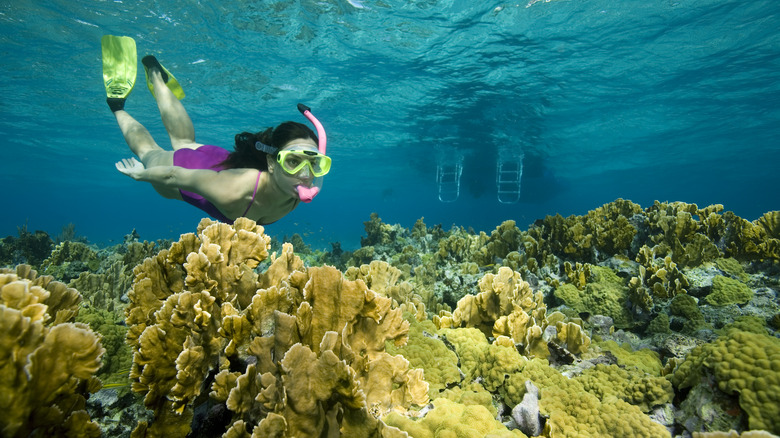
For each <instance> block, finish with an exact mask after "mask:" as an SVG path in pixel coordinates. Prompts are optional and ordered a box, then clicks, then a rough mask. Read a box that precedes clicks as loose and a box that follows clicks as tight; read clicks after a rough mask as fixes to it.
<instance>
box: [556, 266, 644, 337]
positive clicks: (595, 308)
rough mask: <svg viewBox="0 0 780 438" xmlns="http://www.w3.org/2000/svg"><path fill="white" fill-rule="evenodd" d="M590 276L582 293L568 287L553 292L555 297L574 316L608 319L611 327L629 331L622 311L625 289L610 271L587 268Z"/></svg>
mask: <svg viewBox="0 0 780 438" xmlns="http://www.w3.org/2000/svg"><path fill="white" fill-rule="evenodd" d="M590 271H591V276H590V278H589V279H588V282H587V283H586V284H585V289H584V290H579V289H577V288H576V287H575V286H573V285H570V284H568V283H567V284H564V285H561V286H559V287H558V288H557V289H555V292H554V294H555V297H556V298H558V299H559V300H561V301H563V302H564V303H566V305H567V306H569V307H571V308H572V309H574V310H575V311H577V312H588V313H591V314H596V315H605V316H609V317H611V318H612V320H613V321H614V323H615V327H629V326H631V324H632V318H631V314H630V313H629V311H628V309H627V308H626V305H625V304H626V301H627V298H628V288H627V287H626V286H625V285H624V284H623V280H622V279H621V278H620V277H618V276H617V274H615V272H613V271H612V270H611V269H609V268H604V267H601V266H591V267H590Z"/></svg>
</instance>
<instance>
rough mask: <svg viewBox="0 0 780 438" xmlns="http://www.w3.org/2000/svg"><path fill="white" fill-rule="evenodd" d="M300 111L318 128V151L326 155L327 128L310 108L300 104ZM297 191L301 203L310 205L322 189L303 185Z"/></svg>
mask: <svg viewBox="0 0 780 438" xmlns="http://www.w3.org/2000/svg"><path fill="white" fill-rule="evenodd" d="M298 111H300V112H301V114H303V115H304V116H305V117H306V118H307V119H309V121H310V122H311V123H312V124H313V125H314V127H315V128H317V137H318V138H319V145H318V149H319V152H320V153H321V154H322V155H325V145H326V144H327V142H328V137H327V136H326V135H325V128H323V127H322V123H320V121H319V120H317V118H316V117H314V115H312V113H311V108H309V107H308V106H306V105H304V104H302V103H299V104H298ZM296 190H298V197H299V198H301V201H303V202H306V203H309V202H311V201H312V199H314V197H315V196H317V193H319V192H320V188H319V187H317V186H312V187H306V186H303V185H299V186H298V187H296Z"/></svg>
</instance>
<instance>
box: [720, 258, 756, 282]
mask: <svg viewBox="0 0 780 438" xmlns="http://www.w3.org/2000/svg"><path fill="white" fill-rule="evenodd" d="M715 266H717V267H718V269H720V270H721V272H723V273H724V274H728V275H729V277H732V278H736V279H737V280H739V281H741V282H743V283H744V282H747V281H748V280H750V276H749V275H748V274H747V273H746V272H745V269H744V268H743V267H742V264H741V263H739V261H737V260H736V259H733V258H731V257H728V258H719V259H717V260H715Z"/></svg>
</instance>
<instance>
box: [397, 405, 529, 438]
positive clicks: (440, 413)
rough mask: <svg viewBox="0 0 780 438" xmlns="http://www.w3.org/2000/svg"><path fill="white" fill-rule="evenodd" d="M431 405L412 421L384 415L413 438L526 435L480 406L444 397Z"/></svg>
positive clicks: (475, 437)
mask: <svg viewBox="0 0 780 438" xmlns="http://www.w3.org/2000/svg"><path fill="white" fill-rule="evenodd" d="M433 406H434V408H433V409H432V410H431V411H430V412H428V413H427V414H426V415H425V417H423V418H422V419H420V420H418V421H415V420H412V419H410V418H407V417H404V416H402V415H400V414H397V413H395V412H393V413H390V415H388V416H387V417H385V418H384V422H385V424H387V425H389V426H394V427H397V428H399V429H401V430H403V431H405V432H406V433H408V434H409V436H412V437H415V438H483V437H485V438H487V437H490V438H503V437H507V438H508V437H525V435H524V434H523V433H522V432H520V431H519V430H517V429H515V430H512V431H510V430H508V429H507V428H506V426H504V425H503V424H501V423H500V422H499V421H498V420H496V419H495V418H494V417H493V415H492V414H491V413H490V411H489V410H488V409H487V408H485V407H484V406H481V405H462V404H458V403H455V402H453V401H450V400H448V399H446V398H439V399H436V400H434V401H433Z"/></svg>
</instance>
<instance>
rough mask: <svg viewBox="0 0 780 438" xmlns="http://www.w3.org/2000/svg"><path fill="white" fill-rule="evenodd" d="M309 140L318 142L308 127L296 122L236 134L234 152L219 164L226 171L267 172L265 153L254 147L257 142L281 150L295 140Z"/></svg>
mask: <svg viewBox="0 0 780 438" xmlns="http://www.w3.org/2000/svg"><path fill="white" fill-rule="evenodd" d="M299 138H300V139H311V140H313V141H314V142H315V143H317V142H318V140H317V135H316V134H315V133H314V131H312V130H311V129H310V128H309V127H308V126H306V125H304V124H302V123H298V122H284V123H282V124H280V125H279V126H277V127H276V128H267V129H266V130H265V131H261V132H258V133H256V134H252V133H251V132H242V133H240V134H236V146H235V150H234V151H233V152H231V153H230V155H228V157H227V159H226V160H225V161H223V162H222V163H221V165H222V166H224V167H226V168H228V169H237V168H252V169H258V170H262V171H266V170H268V162H267V161H266V155H267V154H266V153H265V152H262V151H259V150H258V149H257V148H256V147H255V145H256V144H257V142H260V143H263V144H266V145H269V146H272V147H275V148H277V149H281V148H282V146H284V145H286V144H287V143H289V142H290V141H291V140H295V139H299Z"/></svg>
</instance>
